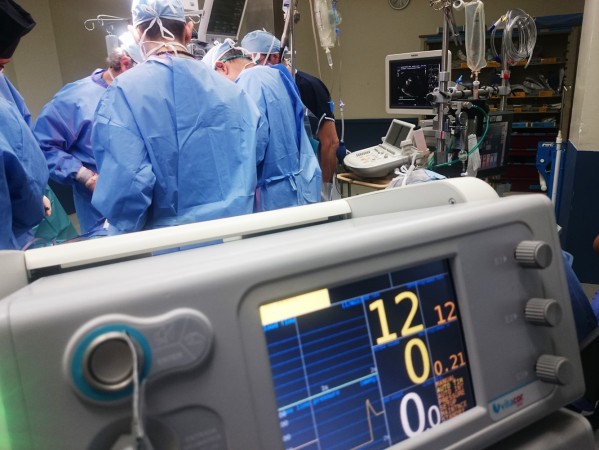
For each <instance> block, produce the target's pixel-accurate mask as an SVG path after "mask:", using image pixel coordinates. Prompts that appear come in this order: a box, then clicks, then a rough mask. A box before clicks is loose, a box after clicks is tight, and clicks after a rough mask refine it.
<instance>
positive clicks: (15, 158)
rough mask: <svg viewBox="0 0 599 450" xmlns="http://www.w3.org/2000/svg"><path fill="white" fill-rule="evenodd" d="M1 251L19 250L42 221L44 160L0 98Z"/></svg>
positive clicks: (16, 115) (20, 121)
mask: <svg viewBox="0 0 599 450" xmlns="http://www.w3.org/2000/svg"><path fill="white" fill-rule="evenodd" d="M0 124H2V126H1V127H0V215H1V219H0V249H20V248H22V247H23V246H24V245H25V244H26V243H27V241H28V240H29V239H31V238H32V237H33V235H32V233H31V228H32V227H34V226H35V225H37V224H38V223H39V222H41V220H42V219H43V218H44V206H43V202H42V198H43V195H44V188H45V186H46V183H47V182H48V167H47V166H46V160H45V158H44V155H43V153H42V152H41V150H40V148H39V146H38V145H37V142H36V140H35V138H34V137H33V134H32V133H31V130H30V128H29V125H28V124H27V123H26V122H25V120H24V119H23V116H22V114H21V111H20V110H19V109H18V107H17V106H16V105H15V104H14V103H9V102H8V101H6V99H5V98H3V97H2V96H0Z"/></svg>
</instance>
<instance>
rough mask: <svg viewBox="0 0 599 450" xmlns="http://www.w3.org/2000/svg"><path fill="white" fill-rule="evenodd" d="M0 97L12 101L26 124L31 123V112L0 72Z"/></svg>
mask: <svg viewBox="0 0 599 450" xmlns="http://www.w3.org/2000/svg"><path fill="white" fill-rule="evenodd" d="M0 97H2V98H4V99H6V100H7V101H8V103H12V104H13V106H14V107H16V108H17V110H18V111H19V112H20V113H21V117H23V120H24V121H25V123H26V124H27V125H31V113H30V112H29V109H28V108H27V105H26V104H25V100H24V99H23V96H21V94H20V93H19V91H17V90H16V89H15V87H14V86H13V85H12V83H11V82H10V81H9V79H8V78H6V76H5V75H4V74H3V73H2V72H0Z"/></svg>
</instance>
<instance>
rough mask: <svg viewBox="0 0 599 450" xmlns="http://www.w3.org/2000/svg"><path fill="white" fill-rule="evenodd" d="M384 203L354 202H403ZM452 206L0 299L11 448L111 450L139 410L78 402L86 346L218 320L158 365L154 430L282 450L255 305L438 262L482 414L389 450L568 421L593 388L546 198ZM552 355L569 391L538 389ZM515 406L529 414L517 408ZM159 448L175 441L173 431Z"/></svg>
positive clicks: (152, 384) (483, 438)
mask: <svg viewBox="0 0 599 450" xmlns="http://www.w3.org/2000/svg"><path fill="white" fill-rule="evenodd" d="M481 186H482V182H481ZM410 192H413V193H417V192H418V191H417V189H413V190H411V191H410ZM377 194H378V195H373V196H365V198H362V199H359V200H357V202H358V203H359V202H365V201H370V202H385V201H386V200H389V199H390V198H392V197H390V196H391V195H392V194H390V193H385V192H381V193H377ZM452 203H454V202H451V201H449V202H445V206H435V207H430V208H425V209H415V210H409V211H403V212H395V213H386V214H378V215H377V214H373V215H366V216H364V217H355V218H346V219H344V220H338V221H334V222H332V223H324V224H316V225H313V226H307V227H303V228H299V229H295V230H288V231H282V232H279V233H276V232H274V233H272V234H267V235H263V236H258V237H252V238H249V239H243V240H239V241H234V242H228V243H225V244H220V245H215V246H211V247H204V248H199V249H195V250H188V251H184V252H178V253H174V254H167V255H162V256H158V257H151V258H144V259H136V260H131V261H125V262H116V263H112V264H107V265H103V266H100V267H92V268H88V269H81V270H77V271H73V272H67V273H60V274H57V275H52V276H46V277H43V278H41V279H38V280H36V281H34V282H33V283H31V284H29V285H27V286H26V287H24V288H22V289H20V290H17V291H16V292H15V293H13V294H12V295H9V296H8V297H6V298H4V299H3V300H2V301H1V302H0V357H1V360H2V365H1V366H0V392H1V395H2V400H3V401H4V404H5V409H6V411H7V420H8V428H9V431H10V436H11V439H12V441H11V443H12V445H13V449H14V450H18V449H50V448H60V449H64V450H66V449H82V448H90V449H96V448H98V449H100V448H102V449H103V448H107V445H108V444H109V443H110V442H112V441H113V440H114V437H115V435H118V434H119V433H121V432H126V431H127V429H128V427H129V425H130V416H131V401H130V398H124V399H122V400H116V401H102V400H98V399H90V398H89V397H86V395H85V394H82V392H81V391H79V390H78V389H77V388H76V387H75V386H74V383H73V379H72V376H71V372H70V369H69V367H71V363H72V361H73V351H74V349H75V348H76V347H77V346H78V345H79V344H80V343H81V342H82V339H83V337H84V336H85V335H86V334H89V333H90V332H92V331H93V330H97V329H99V328H101V327H105V326H111V325H115V324H126V325H127V326H128V327H130V328H133V329H136V330H138V331H139V332H140V333H142V334H144V335H145V336H146V338H147V340H148V342H149V343H150V344H149V345H150V348H151V349H150V350H149V352H148V353H149V354H146V355H145V356H146V357H147V358H152V357H153V358H154V360H155V361H157V360H158V359H157V355H154V354H153V353H154V352H155V351H156V353H157V354H158V353H159V352H158V351H157V347H156V348H155V347H154V346H155V345H157V344H156V341H155V340H154V339H155V336H156V335H157V334H160V335H166V334H168V333H166V331H167V329H169V327H170V326H171V325H172V324H173V323H175V322H176V320H177V319H176V318H177V317H179V316H180V317H187V318H190V317H191V318H192V319H193V320H196V319H197V321H199V322H202V321H205V322H202V323H203V324H204V325H205V324H206V323H207V324H208V325H207V326H206V327H204V325H202V327H204V328H202V330H203V331H202V333H203V336H204V338H205V339H206V342H209V343H208V344H206V345H207V346H208V347H209V349H208V350H209V351H208V352H207V353H204V354H203V356H202V357H201V358H198V360H197V361H195V362H194V361H191V362H189V361H182V362H181V364H180V366H179V367H178V368H177V367H175V368H174V369H172V370H164V371H163V372H162V373H159V372H160V371H153V370H154V369H152V370H150V379H149V382H148V385H147V389H146V402H145V409H144V414H145V415H146V417H147V418H149V419H150V421H151V424H152V427H153V428H154V429H155V430H168V429H170V430H172V429H177V430H179V432H180V434H179V436H178V439H179V444H182V443H183V442H185V444H186V445H189V446H192V445H198V446H199V448H202V447H201V445H202V444H206V445H207V443H211V444H212V445H213V447H210V448H228V449H264V450H270V449H273V450H275V449H276V450H282V449H283V448H284V445H283V440H282V434H281V431H280V427H279V418H278V415H277V407H276V402H275V398H274V393H273V384H272V381H271V378H270V369H269V361H268V358H267V353H266V349H265V338H264V333H263V331H262V326H261V323H260V318H259V314H258V308H259V306H260V305H263V304H265V303H268V302H271V301H275V300H278V299H281V298H286V297H289V296H293V295H297V294H301V293H304V292H309V291H312V290H315V289H319V288H323V287H331V286H335V285H340V284H344V283H347V282H349V281H351V280H356V279H359V278H364V277H368V276H371V275H375V274H379V273H383V272H385V271H389V270H397V269H401V268H408V267H411V266H413V265H416V264H419V263H423V262H428V261H434V260H438V259H449V260H450V265H451V271H452V274H453V278H454V283H455V288H456V294H457V299H458V303H459V308H460V312H461V320H462V323H463V330H464V334H465V341H466V348H467V353H468V359H469V362H470V369H471V375H472V379H473V384H474V395H475V398H476V402H477V406H476V407H474V408H473V409H471V410H468V411H466V412H465V413H463V414H462V415H460V416H458V417H456V418H454V419H452V420H449V421H447V422H444V423H442V424H441V425H439V426H438V427H436V428H434V429H431V430H429V431H427V432H426V433H424V434H422V435H420V436H418V437H415V438H412V439H410V440H409V441H405V442H403V443H400V444H398V445H395V446H393V447H391V448H393V449H396V450H399V449H408V448H409V449H431V448H445V449H456V448H461V449H479V448H483V447H486V446H489V445H491V444H493V443H495V442H497V441H499V440H500V439H502V438H504V437H505V436H508V435H510V434H512V433H513V432H514V431H516V430H519V429H522V428H524V427H526V426H527V425H529V424H531V423H533V422H536V421H538V420H539V419H541V418H543V417H545V416H547V415H548V414H549V413H551V412H552V411H556V410H558V409H559V408H561V407H562V406H563V405H565V404H567V403H569V402H571V401H573V400H574V399H576V398H578V397H579V396H580V395H581V394H582V392H583V390H584V385H583V380H582V375H581V372H580V370H579V367H580V361H579V355H578V347H577V342H576V332H575V329H574V322H573V318H572V312H571V309H570V306H569V297H568V291H567V287H566V280H565V275H564V272H563V267H562V265H561V264H562V260H561V257H560V254H559V248H560V247H559V242H558V239H557V235H556V229H555V221H554V217H553V213H552V207H551V204H550V202H549V201H548V200H547V199H546V198H545V197H543V196H541V195H530V196H518V197H509V198H505V199H489V200H481V201H472V202H468V203H456V204H452ZM398 208H399V209H401V206H398ZM358 209H359V208H358ZM375 210H376V207H375ZM356 215H357V216H359V214H356ZM523 240H538V241H544V242H546V243H548V244H549V245H550V246H551V247H552V249H553V254H554V257H553V261H552V262H551V264H550V265H549V266H548V267H547V268H545V269H534V268H533V269H531V268H523V267H521V266H520V265H519V264H518V263H517V262H516V261H515V259H514V249H515V247H516V246H517V245H518V244H519V243H520V242H521V241H523ZM534 297H538V298H552V299H555V300H556V301H557V302H558V303H559V305H560V306H561V309H562V311H563V318H562V320H561V321H560V322H559V323H558V324H557V325H556V326H538V325H533V324H531V323H529V322H527V320H526V319H525V318H524V315H523V311H524V307H525V305H526V302H527V301H528V300H529V299H531V298H534ZM173 318H175V319H173ZM173 321H174V322H173ZM177 326H178V325H177ZM177 326H176V327H175V328H177ZM152 336H154V337H152ZM542 354H551V355H558V356H562V357H564V358H567V359H568V360H569V361H570V363H571V364H572V366H573V367H574V368H575V369H576V370H575V373H574V377H573V379H572V381H571V382H569V383H567V384H565V385H558V384H552V383H546V382H543V381H540V380H539V379H538V378H537V377H536V374H535V372H534V367H535V362H536V360H537V358H538V357H539V356H540V355H542ZM196 362H197V363H196ZM188 363H189V364H188ZM175 365H176V364H175ZM518 395H522V396H523V398H524V400H523V401H522V402H521V403H520V404H519V405H517V406H513V405H512V406H510V405H509V404H508V403H506V402H507V401H508V400H509V399H510V398H513V397H514V396H518ZM494 405H504V406H500V411H499V412H497V408H498V407H497V406H494ZM494 407H495V411H494ZM166 425H168V426H166ZM171 437H172V436H171ZM163 439H165V442H163V445H165V446H166V445H168V444H169V442H168V439H169V434H168V433H164V434H163ZM171 444H172V442H171ZM175 448H176V447H175ZM180 448H185V447H184V446H182V445H180ZM190 448H191V447H190ZM194 448H195V447H194Z"/></svg>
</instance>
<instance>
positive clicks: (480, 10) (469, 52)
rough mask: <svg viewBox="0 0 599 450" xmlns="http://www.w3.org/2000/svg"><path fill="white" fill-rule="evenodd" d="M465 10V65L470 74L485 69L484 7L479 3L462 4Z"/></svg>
mask: <svg viewBox="0 0 599 450" xmlns="http://www.w3.org/2000/svg"><path fill="white" fill-rule="evenodd" d="M464 6H465V8H466V63H467V64H468V67H469V68H470V70H471V71H472V72H479V71H480V69H482V68H483V67H486V65H487V60H486V56H485V37H486V34H485V32H486V30H485V5H484V4H483V2H481V1H475V2H469V3H465V4H464Z"/></svg>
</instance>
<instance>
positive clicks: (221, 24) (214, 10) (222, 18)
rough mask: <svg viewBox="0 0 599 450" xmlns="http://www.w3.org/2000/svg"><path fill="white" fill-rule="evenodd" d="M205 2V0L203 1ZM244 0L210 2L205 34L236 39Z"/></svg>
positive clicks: (220, 38)
mask: <svg viewBox="0 0 599 450" xmlns="http://www.w3.org/2000/svg"><path fill="white" fill-rule="evenodd" d="M205 3H206V2H205ZM245 5H246V0H218V1H214V2H211V9H210V15H209V18H208V25H207V29H206V32H207V35H208V36H211V37H212V38H217V39H219V40H222V39H223V38H225V37H230V38H232V39H237V38H238V37H239V36H238V34H239V28H240V26H241V21H242V19H243V15H244V12H245Z"/></svg>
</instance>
